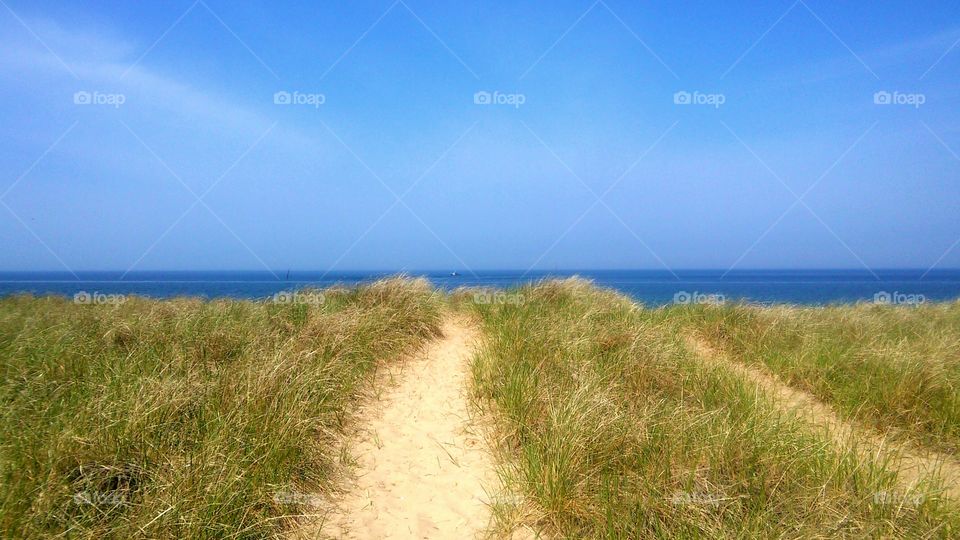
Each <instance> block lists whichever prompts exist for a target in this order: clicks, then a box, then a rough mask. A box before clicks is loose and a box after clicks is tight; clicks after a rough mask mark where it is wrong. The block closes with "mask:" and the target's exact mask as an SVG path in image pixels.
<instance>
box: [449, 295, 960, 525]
mask: <svg viewBox="0 0 960 540" xmlns="http://www.w3.org/2000/svg"><path fill="white" fill-rule="evenodd" d="M468 294H469V293H466V294H461V295H459V299H460V300H461V302H462V303H463V305H467V306H470V309H472V310H473V311H475V312H476V313H477V314H478V315H479V317H480V318H481V320H482V321H483V327H484V329H485V331H486V333H487V338H486V342H485V344H484V347H483V349H482V352H481V353H480V354H479V355H478V357H477V358H476V359H475V362H474V379H475V392H476V395H477V398H478V402H479V403H480V404H481V406H483V407H486V408H487V409H488V410H489V411H490V412H491V413H492V415H493V416H494V417H495V418H496V419H497V425H498V428H499V431H500V440H501V441H502V443H501V446H500V448H499V454H500V460H501V463H502V468H501V469H502V470H501V475H502V477H503V478H504V480H505V483H506V485H507V486H508V487H509V488H510V489H511V490H512V491H513V492H515V493H516V494H518V495H519V500H521V501H523V502H521V503H519V504H509V503H503V504H501V505H499V506H498V507H496V509H495V510H496V512H497V517H498V521H499V525H500V526H501V527H502V528H504V529H508V528H510V527H511V526H512V525H513V524H514V523H513V522H514V521H516V520H519V521H524V522H527V523H532V524H533V526H534V527H535V528H537V529H539V530H541V531H545V532H547V533H549V534H554V535H558V536H561V537H569V538H580V537H604V538H649V537H663V538H694V537H708V538H743V537H750V538H754V537H756V538H783V537H786V538H824V537H851V538H862V537H909V538H921V537H924V538H925V537H934V538H937V537H950V536H952V535H955V534H958V531H960V512H958V507H957V506H956V505H955V504H954V503H952V502H949V501H945V500H938V499H937V498H936V497H935V496H933V495H932V494H933V493H934V489H935V488H936V486H933V485H921V486H919V487H918V488H917V489H916V490H914V491H909V492H905V491H904V490H903V489H902V488H901V487H900V484H898V482H897V479H896V476H895V474H894V473H892V472H891V471H890V468H889V467H888V466H887V465H888V464H886V463H881V462H877V461H875V460H872V459H870V458H864V457H862V456H860V455H858V454H857V453H855V452H853V451H851V450H844V449H841V448H839V447H837V446H836V445H835V443H834V441H832V440H831V439H830V438H828V437H827V436H826V435H824V434H822V433H820V432H815V431H812V430H811V429H810V428H809V427H808V426H807V425H806V424H803V423H801V422H800V421H799V420H797V419H796V417H794V416H792V415H790V414H785V413H784V412H783V411H782V410H780V409H779V408H778V406H777V405H776V404H775V403H774V402H772V401H771V400H770V399H769V398H768V397H767V396H765V395H764V394H763V393H762V392H757V391H756V389H755V387H754V386H752V385H749V384H747V383H746V382H745V381H744V380H743V378H742V377H740V376H738V374H737V373H736V372H735V371H733V370H731V369H730V368H728V367H725V366H724V365H722V364H711V363H705V362H703V361H701V360H699V359H698V358H697V357H696V356H695V355H694V354H693V353H692V352H691V351H689V350H688V349H687V348H686V346H685V342H684V339H683V336H684V333H685V332H686V331H687V329H688V328H689V327H690V324H691V320H692V319H691V316H690V315H688V314H681V313H679V312H677V310H671V309H661V310H644V309H638V308H637V307H636V306H635V305H634V304H633V303H631V302H629V301H628V300H627V299H626V298H624V297H622V296H620V295H617V294H614V293H612V292H605V291H601V290H598V289H596V288H594V287H592V286H591V285H589V284H588V283H586V282H582V281H577V280H568V281H564V282H547V283H543V284H540V285H537V286H532V287H525V288H522V289H519V290H516V291H512V292H511V293H509V294H507V295H505V296H504V298H503V299H502V300H503V301H495V302H487V303H477V302H471V301H470V296H469V295H468ZM511 295H513V296H511ZM511 299H514V301H510V300H511ZM858 309H859V308H858Z"/></svg>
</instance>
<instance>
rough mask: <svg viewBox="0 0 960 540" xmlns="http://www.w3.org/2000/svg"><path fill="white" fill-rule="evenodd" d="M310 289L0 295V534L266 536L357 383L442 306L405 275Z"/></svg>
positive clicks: (327, 481)
mask: <svg viewBox="0 0 960 540" xmlns="http://www.w3.org/2000/svg"><path fill="white" fill-rule="evenodd" d="M310 294H313V295H315V296H313V298H317V296H316V295H319V294H323V296H322V300H323V301H322V302H312V303H301V302H299V301H297V300H296V299H295V298H293V299H289V298H288V300H291V302H290V303H285V304H282V303H275V302H270V301H260V302H249V301H210V302H206V301H200V300H196V299H175V300H166V301H157V300H148V299H142V298H131V299H128V301H126V302H124V303H122V304H119V305H77V304H75V303H73V302H71V301H69V300H67V299H63V298H57V297H42V298H33V297H25V296H20V297H11V298H5V299H2V300H0V402H2V404H3V407H2V409H0V479H2V480H0V481H2V486H0V536H3V537H5V538H15V537H16V538H35V537H41V536H53V535H58V534H64V535H66V536H68V537H78V538H83V537H86V538H109V537H113V538H131V537H149V538H262V537H266V536H272V535H274V534H276V533H277V532H279V531H281V530H282V529H283V528H284V527H285V526H287V525H290V524H291V522H290V516H296V515H298V514H301V513H304V512H309V511H310V504H311V503H312V502H315V499H314V497H316V496H318V495H317V494H322V493H324V491H325V490H326V489H328V488H329V486H330V485H331V482H332V478H331V474H332V473H333V467H332V464H333V463H334V460H335V459H337V458H338V457H339V456H338V455H336V452H338V448H339V447H338V445H336V444H333V442H334V441H335V439H336V436H337V432H338V429H339V428H340V426H341V425H342V423H343V421H344V419H345V416H346V415H347V414H348V411H349V406H350V403H351V402H352V401H354V399H355V398H356V397H357V396H358V395H359V394H360V393H361V391H362V388H363V383H364V381H366V380H367V379H368V377H369V376H370V375H371V373H372V372H373V371H374V370H375V369H376V367H377V365H378V362H380V361H385V360H389V359H391V358H396V357H398V356H399V355H402V354H404V353H405V352H408V351H411V350H412V349H413V348H416V347H418V346H419V345H420V344H422V343H423V342H424V341H425V340H428V339H430V338H432V337H433V336H435V335H437V334H438V332H439V324H440V318H441V310H442V303H443V301H442V298H441V297H440V296H439V295H438V294H437V293H436V292H435V291H434V290H433V289H431V288H430V287H429V285H428V284H427V283H426V282H425V281H419V280H418V281H413V280H406V279H399V278H398V279H391V280H386V281H382V282H378V283H375V284H371V285H367V286H362V287H359V288H356V289H337V290H332V289H331V290H328V291H325V292H323V293H320V292H318V291H314V292H312V293H310Z"/></svg>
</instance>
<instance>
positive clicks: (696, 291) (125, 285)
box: [0, 270, 960, 306]
mask: <svg viewBox="0 0 960 540" xmlns="http://www.w3.org/2000/svg"><path fill="white" fill-rule="evenodd" d="M925 272H926V271H925V270H882V271H874V272H870V271H867V270H752V271H751V270H735V271H732V272H729V273H726V274H725V273H724V272H723V271H720V270H684V271H676V272H673V273H671V272H668V271H655V270H593V271H589V270H588V271H554V272H530V273H528V274H526V275H524V274H523V273H522V272H519V271H483V272H477V273H476V274H474V273H472V272H461V274H460V275H456V276H452V275H451V274H450V272H407V274H409V275H415V276H423V277H426V278H427V279H429V280H430V281H431V282H433V283H434V284H435V285H436V286H438V287H441V288H444V289H448V290H449V289H453V288H456V287H460V286H477V285H482V286H493V287H504V288H507V287H512V286H516V285H519V284H522V283H526V282H530V281H536V280H540V279H544V278H550V277H568V276H572V275H578V276H581V277H584V278H587V279H591V280H593V281H594V282H595V283H596V284H597V285H599V286H601V287H609V288H613V289H616V290H618V291H621V292H623V293H625V294H627V295H629V296H631V297H633V298H635V299H636V300H638V301H640V302H642V303H644V304H646V305H652V306H656V305H664V304H668V303H672V302H675V301H680V302H684V301H698V300H704V299H710V298H721V297H722V298H723V299H724V300H728V301H738V300H746V301H750V302H759V303H791V304H816V305H819V304H830V303H850V302H858V301H867V302H873V301H874V300H875V299H877V298H887V299H891V300H892V301H893V302H903V303H906V302H909V301H911V300H913V301H915V300H917V299H922V300H923V301H945V300H955V299H958V298H960V270H933V271H930V272H928V273H925ZM277 274H278V275H279V277H277V276H275V275H273V274H272V273H270V272H266V271H263V272H258V271H231V272H220V271H217V272H211V271H203V272H185V271H177V272H170V271H166V272H147V271H138V272H130V273H129V274H126V275H123V274H122V273H121V272H78V273H77V274H76V276H74V275H73V274H70V273H67V272H0V296H5V295H10V294H16V293H32V294H34V295H44V294H58V295H65V296H71V297H72V296H73V295H75V294H77V293H79V292H85V293H87V294H103V295H109V294H123V295H142V296H150V297H156V298H169V297H173V296H184V295H186V296H200V297H205V298H221V297H228V298H266V297H270V296H272V295H274V294H276V293H278V292H281V291H293V290H296V289H299V288H303V287H308V286H318V287H326V286H329V285H333V284H336V283H341V284H347V285H352V284H357V283H364V282H369V281H372V280H376V279H378V278H381V277H384V276H388V275H390V273H385V272H337V273H333V272H331V273H329V274H327V273H325V272H321V271H316V272H313V271H311V272H307V271H291V272H289V274H287V272H286V271H283V272H278V273H277Z"/></svg>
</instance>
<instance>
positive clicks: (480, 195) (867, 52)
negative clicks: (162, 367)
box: [0, 0, 960, 271]
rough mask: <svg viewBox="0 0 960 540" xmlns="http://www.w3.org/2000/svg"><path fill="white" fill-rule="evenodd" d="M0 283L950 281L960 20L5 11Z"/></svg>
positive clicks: (576, 12) (530, 6) (789, 7)
mask: <svg viewBox="0 0 960 540" xmlns="http://www.w3.org/2000/svg"><path fill="white" fill-rule="evenodd" d="M0 74H2V75H0V137H2V141H3V143H2V144H0V172H2V174H0V253H2V254H3V255H2V256H0V270H9V271H18V270H67V271H83V270H122V271H136V270H222V269H249V270H263V269H274V270H280V269H289V268H293V269H304V270H333V271H336V270H358V269H360V270H386V271H397V270H410V269H421V270H427V269H438V270H447V269H449V270H459V271H479V270H483V269H519V270H528V269H534V270H552V269H652V270H663V269H695V268H697V269H701V268H709V269H722V270H727V269H731V268H733V269H765V268H787V269H803V268H852V269H882V268H922V269H928V268H937V269H945V268H958V267H960V245H958V243H960V219H958V217H960V107H958V105H960V5H958V4H957V3H956V2H955V1H943V2H913V3H906V2H877V3H873V2H871V3H864V2H828V1H825V0H785V1H781V0H774V1H770V0H766V1H749V2H737V3H732V2H696V1H693V2H684V3H682V4H678V3H677V2H671V1H650V2H642V3H641V2H630V1H625V0H569V1H567V0H555V1H551V2H525V1H521V2H517V1H471V0H464V1H458V2H428V1H425V0H370V1H365V0H358V1H350V2H307V1H302V2H301V1H289V2H285V1H271V2H266V1H264V2H258V1H250V2H230V1H225V0H198V1H194V0H186V1H178V0H175V1H164V2H159V1H144V2H119V1H117V2H101V1H92V0H85V1H82V2H81V1H78V2H67V1H63V2H49V1H44V0H30V1H21V0H2V2H0Z"/></svg>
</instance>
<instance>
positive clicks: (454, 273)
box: [450, 272, 459, 277]
mask: <svg viewBox="0 0 960 540" xmlns="http://www.w3.org/2000/svg"><path fill="white" fill-rule="evenodd" d="M458 275H459V274H457V273H456V272H450V277H457V276H458Z"/></svg>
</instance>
